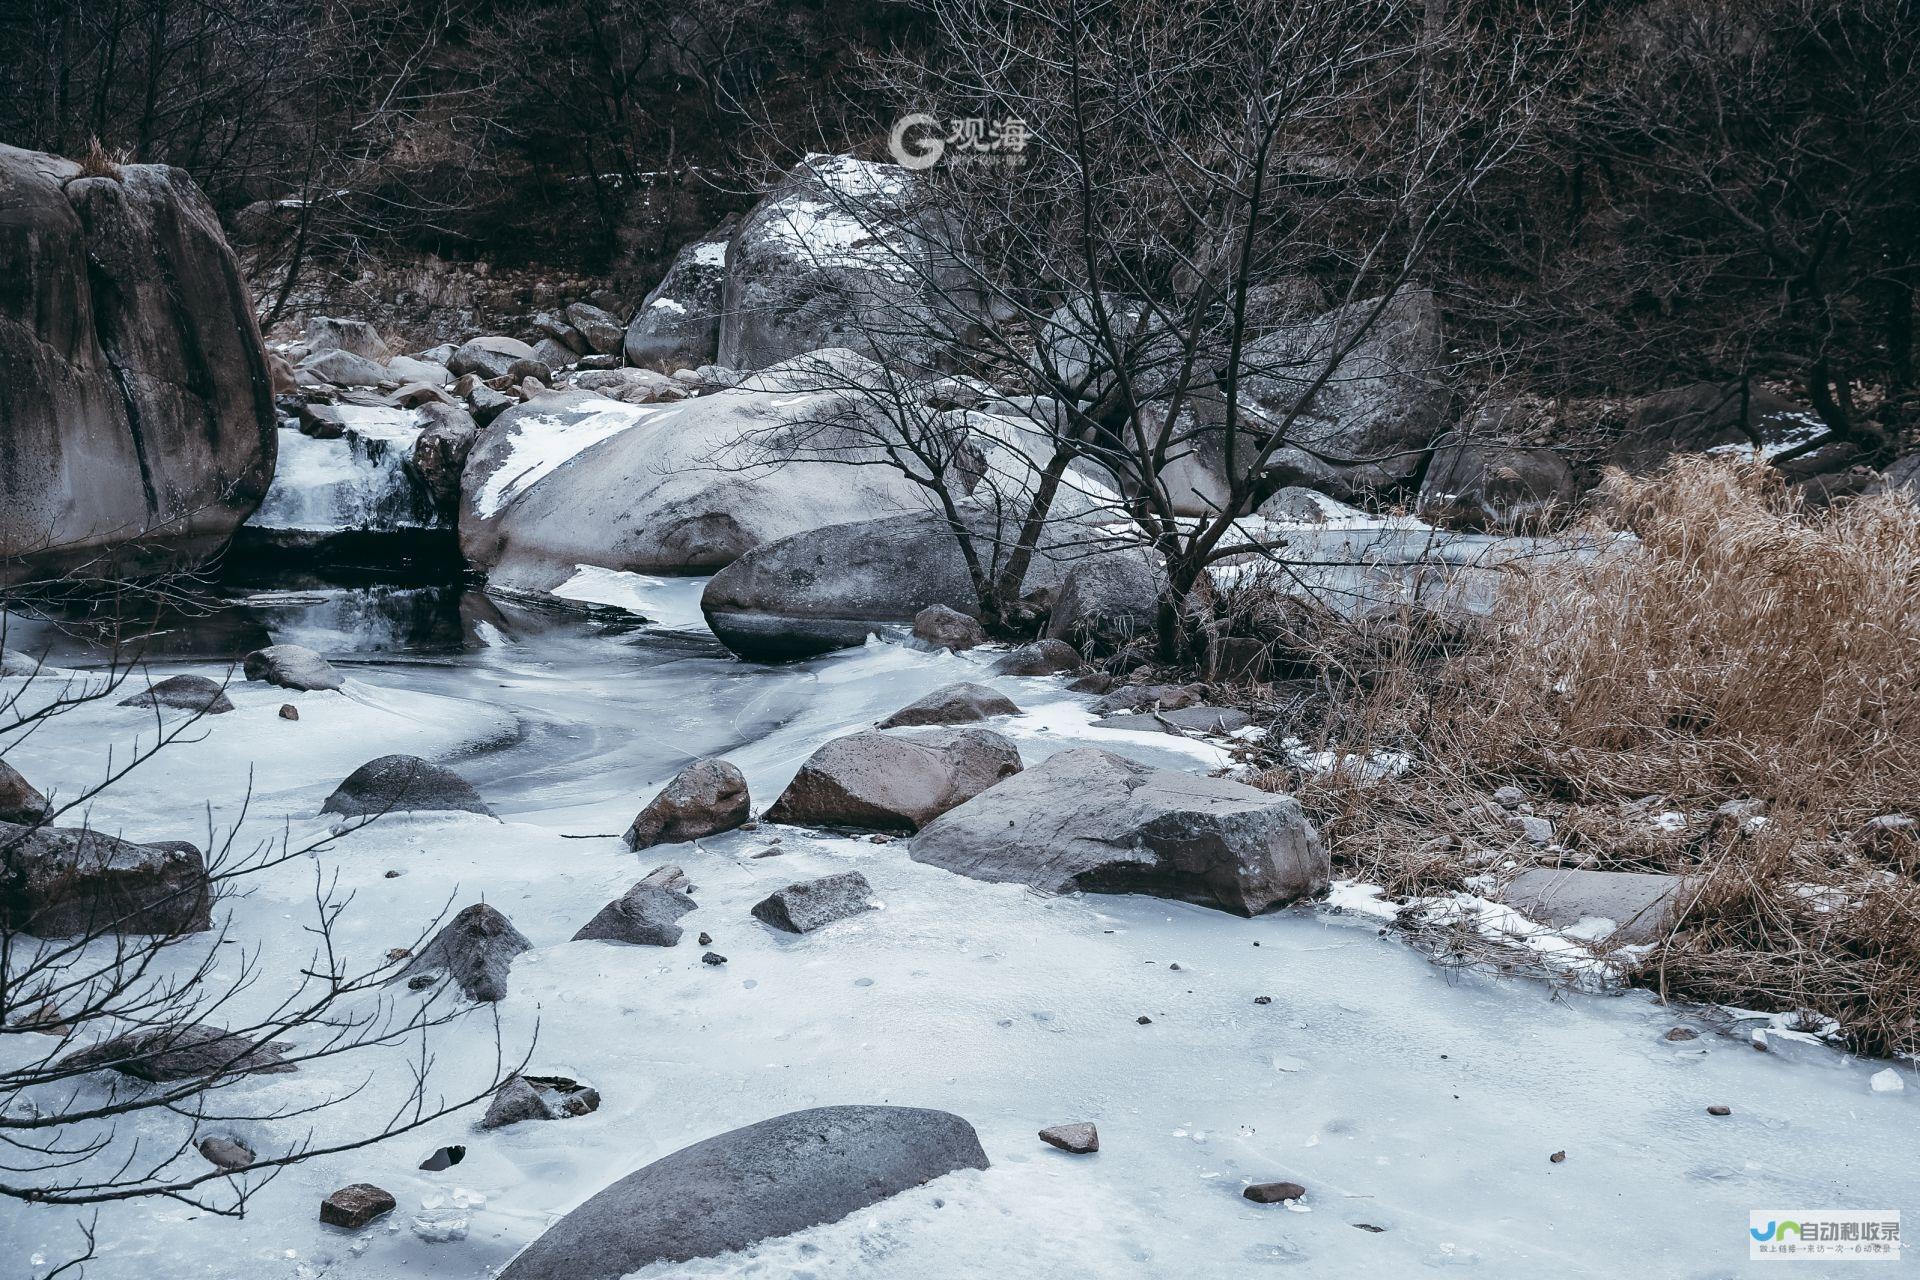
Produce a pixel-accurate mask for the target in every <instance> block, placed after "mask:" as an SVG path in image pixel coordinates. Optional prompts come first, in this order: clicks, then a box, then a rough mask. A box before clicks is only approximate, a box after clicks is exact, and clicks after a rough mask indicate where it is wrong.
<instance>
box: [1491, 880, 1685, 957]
mask: <svg viewBox="0 0 1920 1280" xmlns="http://www.w3.org/2000/svg"><path fill="white" fill-rule="evenodd" d="M1698 889H1699V884H1698V882H1697V881H1696V880H1693V879H1691V878H1690V877H1687V876H1670V875H1659V874H1655V873H1652V872H1641V871H1573V870H1562V869H1560V868H1555V867H1531V868H1529V869H1527V870H1525V871H1522V872H1520V874H1518V875H1516V876H1514V877H1513V879H1511V880H1509V881H1508V882H1507V883H1506V884H1505V885H1503V886H1501V889H1500V901H1502V902H1504V903H1506V904H1507V905H1508V906H1510V907H1512V908H1513V909H1514V910H1516V911H1518V912H1520V913H1521V914H1522V915H1525V916H1528V917H1529V918H1531V919H1534V920H1538V921H1540V922H1541V923H1542V924H1551V925H1562V926H1564V925H1575V924H1579V923H1580V922H1581V921H1582V920H1591V919H1601V920H1611V921H1613V923H1614V932H1613V933H1612V934H1611V935H1610V936H1609V938H1608V941H1609V942H1610V943H1611V944H1613V945H1615V946H1625V945H1629V944H1640V943H1648V942H1658V941H1660V940H1661V939H1662V938H1664V937H1666V936H1667V933H1668V932H1669V931H1670V930H1671V929H1672V928H1673V926H1674V924H1675V922H1676V921H1677V920H1678V919H1679V918H1680V916H1681V914H1682V913H1683V912H1684V911H1685V910H1686V908H1687V907H1689V906H1691V905H1692V901H1693V898H1694V896H1695V894H1696V893H1697V891H1698Z"/></svg>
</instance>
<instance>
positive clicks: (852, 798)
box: [765, 729, 1020, 831]
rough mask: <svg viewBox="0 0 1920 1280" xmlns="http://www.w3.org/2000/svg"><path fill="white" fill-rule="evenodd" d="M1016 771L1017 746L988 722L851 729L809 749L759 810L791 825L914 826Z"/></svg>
mask: <svg viewBox="0 0 1920 1280" xmlns="http://www.w3.org/2000/svg"><path fill="white" fill-rule="evenodd" d="M1019 772H1020V750H1019V748H1018V747H1015V746H1014V745H1013V743H1011V742H1009V741H1007V739H1005V738H1003V737H1001V736H1000V735H999V734H997V733H994V732H991V731H990V730H987V729H929V730H923V731H920V732H918V733H916V734H914V735H913V736H911V737H909V736H907V735H905V734H894V733H878V732H873V731H867V732H864V733H855V734H849V735H848V736H846V737H844V738H835V739H834V740H833V741H832V742H829V743H827V744H826V745H825V746H823V747H821V748H820V749H819V750H818V751H816V752H814V753H813V755H812V756H810V757H809V758H808V760H807V762H806V763H805V764H803V765H801V766H800V772H799V773H797V774H795V775H794V777H793V781H792V782H790V783H788V784H787V789H786V790H785V791H782V792H781V793H780V798H779V799H777V800H775V801H774V802H773V804H772V806H771V807H769V808H768V810H767V812H766V814H765V817H766V820H767V821H769V822H785V823H791V824H793V825H795V826H809V827H855V828H860V829H862V830H875V831H917V830H919V829H920V828H921V827H923V826H925V825H926V824H927V823H929V822H931V821H933V819H934V818H936V817H938V816H939V815H940V814H943V813H945V812H946V811H947V810H949V809H951V808H953V807H954V806H955V805H958V804H962V803H964V802H966V801H968V800H970V799H972V798H973V797H974V796H977V795H979V794H980V793H981V792H982V791H985V790H986V789H987V788H989V787H991V786H993V785H994V784H996V783H998V782H1000V781H1001V780H1002V779H1004V778H1010V777H1012V776H1013V775H1014V774H1016V773H1019Z"/></svg>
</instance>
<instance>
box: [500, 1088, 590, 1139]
mask: <svg viewBox="0 0 1920 1280" xmlns="http://www.w3.org/2000/svg"><path fill="white" fill-rule="evenodd" d="M599 1109H600V1091H599V1090H597V1089H595V1088H593V1087H592V1086H591V1085H584V1084H581V1083H580V1082H579V1081H578V1080H570V1079H568V1078H567V1077H566V1076H523V1075H514V1076H510V1077H508V1078H507V1079H506V1080H505V1081H503V1082H502V1083H501V1085H500V1087H499V1088H498V1089H495V1090H494V1091H493V1101H492V1102H490V1103H488V1104H487V1114H486V1115H485V1116H484V1117H482V1118H481V1120H480V1127H481V1128H482V1129H499V1128H502V1127H504V1126H506V1125H510V1124H518V1123H520V1122H521V1121H522V1120H565V1119H567V1118H569V1117H571V1116H584V1115H586V1114H587V1113H588V1112H591V1111H598V1110H599Z"/></svg>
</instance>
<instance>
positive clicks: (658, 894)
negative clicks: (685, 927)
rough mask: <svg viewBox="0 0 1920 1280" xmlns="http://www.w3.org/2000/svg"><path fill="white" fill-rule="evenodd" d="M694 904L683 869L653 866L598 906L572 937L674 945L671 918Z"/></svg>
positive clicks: (677, 931) (676, 933) (675, 936)
mask: <svg viewBox="0 0 1920 1280" xmlns="http://www.w3.org/2000/svg"><path fill="white" fill-rule="evenodd" d="M698 905H699V904H698V903H696V902H695V901H694V900H693V899H692V898H691V897H690V896H688V893H687V876H686V873H685V872H684V871H682V870H681V869H680V868H679V867H676V866H672V865H668V866H664V867H656V868H654V869H653V870H652V871H650V872H648V873H647V875H646V877H645V878H644V879H642V880H641V881H640V882H639V883H637V884H635V885H634V886H633V888H631V889H629V890H627V891H626V893H625V894H623V895H621V896H620V897H618V898H615V899H614V900H613V901H612V902H609V903H608V904H607V905H606V906H604V907H602V908H600V914H598V915H596V916H595V917H594V918H593V919H591V920H589V921H587V922H586V924H584V925H582V926H581V927H580V932H578V933H576V934H574V935H573V940H574V941H575V942H581V941H604V942H626V943H631V944H632V945H634V946H637V947H671V946H676V945H678V944H679V942H680V934H681V929H680V926H679V925H677V924H675V923H674V921H676V920H678V919H679V918H680V917H681V916H683V915H686V914H687V912H689V911H692V910H693V909H694V908H695V907H697V906H698Z"/></svg>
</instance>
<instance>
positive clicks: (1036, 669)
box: [993, 639, 1087, 676]
mask: <svg viewBox="0 0 1920 1280" xmlns="http://www.w3.org/2000/svg"><path fill="white" fill-rule="evenodd" d="M1086 665H1087V663H1086V660H1085V659H1084V658H1082V657H1081V656H1080V651H1079V650H1078V649H1076V648H1074V647H1073V646H1072V645H1070V644H1068V643H1067V642H1066V641H1065V640H1051V639H1049V640H1036V641H1034V642H1033V643H1032V644H1023V645H1021V646H1020V647H1019V648H1017V649H1014V650H1013V651H1012V652H1010V653H1008V654H1007V655H1006V656H1005V657H1003V658H1001V659H999V660H998V661H996V662H995V663H994V664H993V670H994V673H995V674H996V675H1003V676H1057V675H1060V674H1061V673H1062V672H1067V671H1078V670H1080V668H1082V667H1084V666H1086Z"/></svg>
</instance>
